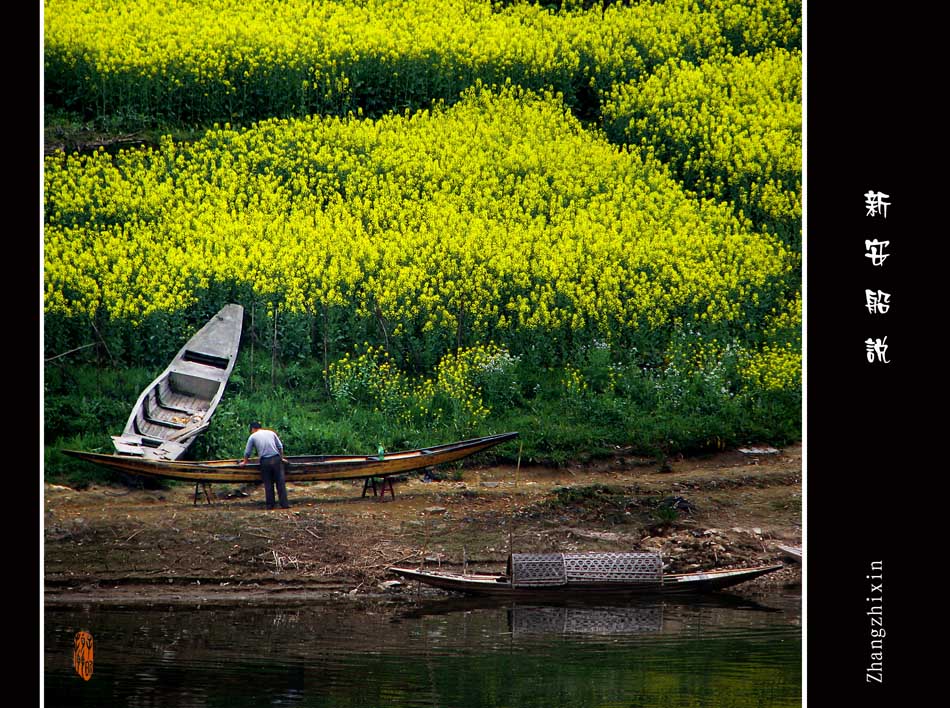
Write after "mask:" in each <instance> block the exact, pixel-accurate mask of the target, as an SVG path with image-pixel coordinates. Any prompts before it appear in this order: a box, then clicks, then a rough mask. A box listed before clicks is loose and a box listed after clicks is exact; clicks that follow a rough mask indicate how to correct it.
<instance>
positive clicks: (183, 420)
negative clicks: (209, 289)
mask: <svg viewBox="0 0 950 708" xmlns="http://www.w3.org/2000/svg"><path fill="white" fill-rule="evenodd" d="M243 319H244V308H243V307H241V306H240V305H233V304H232V305H225V306H224V307H223V308H221V310H220V311H218V313H217V314H216V315H215V316H214V317H212V318H211V319H210V320H209V321H208V322H207V323H206V324H205V325H204V327H202V328H201V329H200V330H198V332H197V333H195V335H194V336H193V337H191V339H189V340H188V341H187V342H186V343H185V345H184V346H183V347H182V348H181V349H180V350H179V351H178V354H177V355H176V356H175V358H174V359H173V360H172V362H171V364H169V365H168V367H167V368H166V369H165V370H164V371H163V372H162V373H161V374H160V375H159V376H158V377H157V378H155V380H154V381H152V382H151V383H150V384H149V385H148V386H147V387H146V389H145V390H144V391H142V393H141V394H140V395H139V397H138V400H136V402H135V405H134V406H133V407H132V413H131V414H130V415H129V419H128V422H127V423H126V424H125V428H124V429H123V431H122V434H121V435H114V436H112V442H113V445H114V446H115V450H116V453H117V454H119V455H128V456H132V457H139V458H143V459H149V460H177V459H179V458H181V457H182V456H183V455H184V454H185V452H186V451H187V450H188V447H189V446H190V445H191V443H192V442H193V441H194V440H195V438H196V437H197V436H198V435H199V434H200V433H202V432H203V431H204V430H205V429H206V428H207V427H208V425H209V423H210V421H211V416H212V415H213V414H214V411H215V409H216V408H217V406H218V403H219V401H220V400H221V396H222V395H223V394H224V387H225V386H226V385H227V382H228V379H229V378H230V376H231V372H232V371H233V369H234V364H235V361H236V360H237V353H238V348H239V347H240V343H241V330H242V326H243Z"/></svg>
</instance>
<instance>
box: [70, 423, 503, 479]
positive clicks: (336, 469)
mask: <svg viewBox="0 0 950 708" xmlns="http://www.w3.org/2000/svg"><path fill="white" fill-rule="evenodd" d="M516 437H518V433H502V434H500V435H490V436H487V437H483V438H474V439H472V440H463V441H461V442H454V443H448V444H445V445H436V446H434V447H427V448H420V449H418V450H405V451H402V452H387V453H385V454H384V455H383V456H382V458H380V457H379V456H378V455H369V456H367V455H301V456H293V455H291V456H288V457H287V464H286V465H285V468H284V469H285V472H286V476H287V481H288V482H318V481H329V480H346V479H364V478H369V477H387V476H389V475H394V474H402V473H404V472H412V471H414V470H420V469H424V468H426V467H432V466H435V465H440V464H445V463H447V462H455V461H456V460H460V459H462V458H463V457H468V456H469V455H474V454H475V453H476V452H481V451H482V450H487V449H488V448H491V447H494V446H495V445H499V444H500V443H503V442H506V441H508V440H512V439H514V438H516ZM63 453H64V454H66V455H70V456H72V457H77V458H79V459H81V460H86V461H88V462H94V463H96V464H98V465H103V466H105V467H109V468H111V469H114V470H119V471H121V472H126V473H128V474H133V475H140V476H143V477H161V478H165V479H177V480H183V481H186V482H195V483H199V482H200V483H205V484H212V483H219V482H221V483H227V484H233V483H242V482H259V481H260V480H261V472H260V461H259V460H251V461H250V462H248V464H247V465H243V466H242V465H239V464H238V463H239V462H240V460H239V459H238V460H208V461H204V462H187V461H181V460H177V461H170V460H157V459H154V458H145V457H130V456H128V455H103V454H99V453H95V452H80V451H78V450H63Z"/></svg>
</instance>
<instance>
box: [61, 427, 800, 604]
mask: <svg viewBox="0 0 950 708" xmlns="http://www.w3.org/2000/svg"><path fill="white" fill-rule="evenodd" d="M801 473H802V453H801V446H800V445H795V446H791V447H788V448H785V449H783V450H778V451H774V452H767V451H766V452H759V453H748V452H745V453H744V452H741V451H738V450H733V451H726V452H722V453H719V454H716V455H710V456H704V457H699V458H691V459H679V460H673V461H672V463H671V464H670V465H669V466H661V465H659V464H657V462H656V460H655V459H652V458H638V457H635V456H630V455H627V454H625V453H624V451H623V450H618V451H617V454H616V455H615V456H614V457H613V458H611V459H609V460H604V461H599V462H597V463H596V464H590V465H566V466H563V467H558V468H551V467H530V466H521V467H520V468H519V467H516V466H512V467H464V468H457V469H450V470H440V474H439V476H440V477H441V478H442V479H441V480H439V481H426V480H425V479H424V478H423V477H421V476H419V475H411V476H409V477H408V478H406V479H403V480H400V481H397V482H396V483H395V485H394V492H395V494H394V495H390V494H388V493H387V494H386V495H385V496H384V497H380V496H374V495H373V493H372V491H371V490H370V491H368V492H367V495H366V496H362V493H363V486H362V482H356V483H351V482H324V483H311V484H296V485H289V486H288V492H289V497H290V500H291V504H292V508H291V509H289V510H274V511H266V510H265V509H264V503H263V499H264V495H263V488H262V487H260V486H259V485H257V486H251V487H248V488H243V489H238V488H226V487H225V486H217V487H214V488H213V489H212V490H211V493H212V503H211V504H209V503H207V500H206V499H205V497H204V495H203V494H201V495H199V497H198V499H197V503H196V500H195V488H194V487H193V486H191V485H176V486H174V487H171V488H169V489H163V490H147V489H131V490H130V489H126V488H111V487H91V488H88V489H85V490H82V491H79V490H74V489H70V488H68V487H63V486H59V485H49V484H47V485H46V486H45V491H44V502H43V503H44V514H45V519H44V549H43V555H44V578H45V600H46V602H48V603H51V602H62V603H69V602H121V603H134V602H176V601H181V602H194V601H198V602H203V603H215V602H222V603H231V602H241V601H246V600H251V599H253V598H255V597H257V596H260V595H266V596H267V597H268V601H269V602H272V601H288V602H296V601H300V600H306V599H308V598H311V599H312V598H317V597H319V598H335V597H339V598H346V599H351V600H352V599H360V598H369V597H374V596H391V595H395V594H405V593H408V592H411V593H416V594H419V596H421V597H431V596H432V594H433V593H436V591H420V590H419V589H418V588H415V587H411V586H409V585H406V584H404V583H398V582H394V581H395V576H393V575H392V574H390V573H389V572H388V571H387V568H388V567H389V566H391V565H394V564H405V565H420V564H423V563H424V564H425V565H426V566H430V567H431V566H437V565H440V566H442V567H443V568H455V569H461V568H462V566H463V565H464V566H465V567H466V568H467V569H468V570H471V571H498V570H501V569H502V568H503V567H504V563H505V559H506V557H507V554H508V552H509V550H514V551H515V552H552V551H621V550H625V551H629V550H643V551H659V552H661V553H662V554H663V557H664V560H665V561H666V562H667V563H668V568H667V570H668V572H689V571H694V570H703V569H710V568H715V567H740V566H747V565H757V564H762V563H775V562H784V563H785V564H786V567H785V568H784V569H783V570H781V571H779V572H776V573H773V574H771V575H769V576H766V577H764V578H761V579H759V580H757V581H753V582H751V583H747V584H745V585H743V586H739V587H738V588H736V589H735V590H733V591H732V592H736V593H740V594H755V593H756V592H757V591H763V590H772V591H774V590H775V589H776V588H778V587H783V586H795V585H798V584H800V582H801V569H800V566H799V565H798V564H797V563H795V562H793V561H791V560H790V559H788V558H787V556H786V555H785V552H784V551H782V550H781V549H780V548H778V545H779V544H781V545H791V546H800V545H801V540H802V536H801V520H802V497H801V477H802V474H801Z"/></svg>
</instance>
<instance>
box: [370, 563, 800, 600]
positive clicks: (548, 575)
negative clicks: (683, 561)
mask: <svg viewBox="0 0 950 708" xmlns="http://www.w3.org/2000/svg"><path fill="white" fill-rule="evenodd" d="M782 567H783V566H782V565H781V564H779V565H764V566H756V567H752V568H738V569H716V570H708V571H704V572H702V573H671V574H669V575H665V574H664V573H663V562H662V559H661V557H660V555H659V554H656V553H547V554H526V553H513V554H511V555H510V556H508V569H507V573H505V574H497V575H495V574H459V573H450V572H445V571H441V570H420V569H414V568H400V567H391V568H389V570H390V571H391V572H393V573H395V574H396V575H399V576H400V577H402V578H405V579H407V580H416V581H418V582H420V583H424V584H426V585H430V586H432V587H437V588H441V589H443V590H453V591H456V592H462V593H467V594H471V595H483V596H489V595H490V596H494V597H508V598H518V597H530V598H532V599H537V598H544V597H548V598H555V597H569V596H572V595H585V594H597V595H630V594H651V593H657V594H660V593H661V594H667V593H697V592H710V591H713V590H721V589H723V588H728V587H731V586H733V585H738V584H739V583H744V582H747V581H749V580H752V579H754V578H758V577H760V576H763V575H766V574H768V573H772V572H774V571H776V570H779V569H781V568H782Z"/></svg>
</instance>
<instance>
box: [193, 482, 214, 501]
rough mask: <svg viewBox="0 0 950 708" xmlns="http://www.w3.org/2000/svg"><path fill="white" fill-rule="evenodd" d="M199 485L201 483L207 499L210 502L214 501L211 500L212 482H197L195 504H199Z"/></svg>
mask: <svg viewBox="0 0 950 708" xmlns="http://www.w3.org/2000/svg"><path fill="white" fill-rule="evenodd" d="M199 485H201V489H202V491H204V493H205V501H206V502H207V503H208V504H212V503H213V502H212V501H211V494H210V490H211V484H210V483H209V482H195V504H194V505H195V506H198V486H199Z"/></svg>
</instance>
